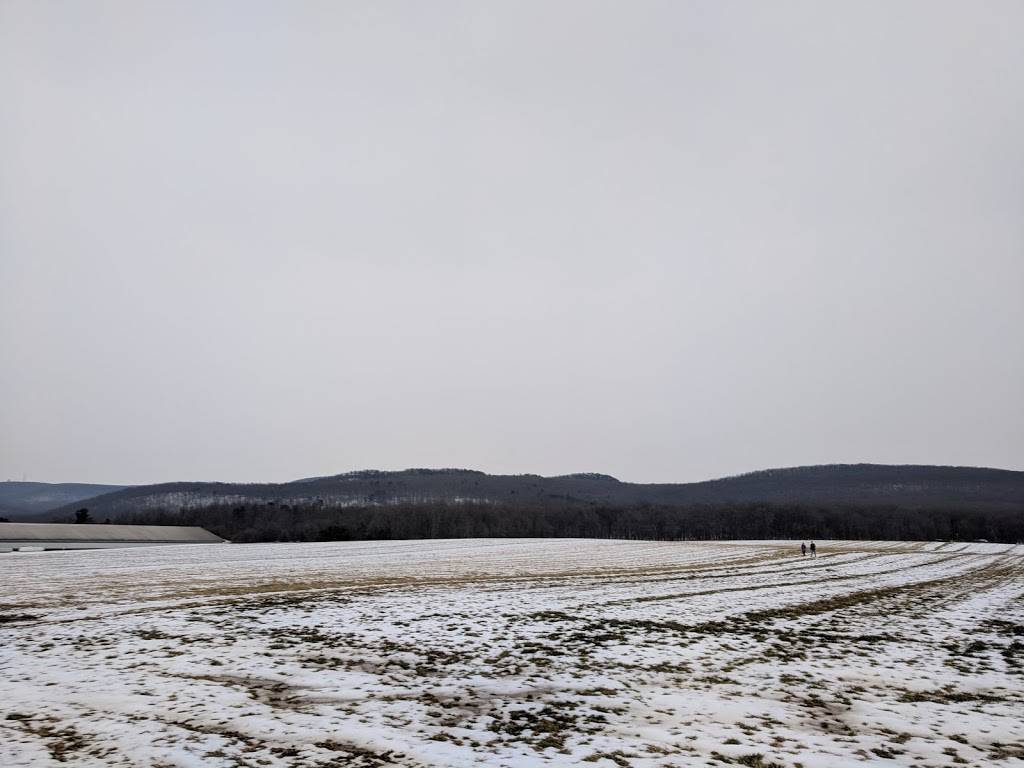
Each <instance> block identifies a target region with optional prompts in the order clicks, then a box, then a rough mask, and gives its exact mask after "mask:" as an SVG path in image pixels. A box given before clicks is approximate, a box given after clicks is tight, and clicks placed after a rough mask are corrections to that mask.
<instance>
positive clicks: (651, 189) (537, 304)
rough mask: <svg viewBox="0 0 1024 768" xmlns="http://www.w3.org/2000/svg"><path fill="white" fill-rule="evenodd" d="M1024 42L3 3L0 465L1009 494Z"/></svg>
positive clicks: (928, 15) (673, 15)
mask: <svg viewBox="0 0 1024 768" xmlns="http://www.w3.org/2000/svg"><path fill="white" fill-rule="evenodd" d="M1022 39H1024V3H1021V2H1019V0H1012V1H1010V2H959V1H958V2H932V1H931V0H928V1H927V2H889V1H888V0H885V1H881V0H880V1H878V2H861V1H860V0H857V1H856V2H842V3H841V2H829V3H820V2H818V1H817V0H809V1H808V2H774V3H764V2H743V3H737V2H722V0H712V1H709V2H679V1H677V0H672V2H664V3H660V2H615V3H598V2H591V1H590V0H587V1H585V2H582V1H581V2H565V1H562V0H558V1H557V2H550V1H549V0H545V1H544V2H523V1H521V0H515V1H514V2H512V1H510V2H500V3H493V2H478V1H477V0H473V1H472V2H465V3H459V2H440V3H421V2H383V3H382V2H376V1H374V2H333V1H332V2H289V3H281V2H266V3H259V2H248V1H246V2H212V3H211V2H205V1H204V2H173V3H170V2H139V1H138V0H125V1H124V2H75V3H65V2H53V3H50V2H41V1H40V0H24V1H19V2H11V0H0V479H7V478H10V479H19V480H20V479H21V478H22V477H23V476H27V477H28V479H30V480H43V481H95V482H120V483H143V482H157V481H167V480H179V479H180V480H186V479H188V480H192V479H194V480H200V479H209V480H239V481H241V480H266V481H272V480H273V481H276V480H287V479H292V478H296V477H302V476H308V475H320V474H331V473H336V472H342V471H348V470H352V469H360V468H382V469H395V468H402V467H410V466H427V467H441V466H458V467H471V468H478V469H483V470H485V471H491V472H504V473H519V472H536V473H540V474H560V473H566V472H574V471H600V472H607V473H610V474H614V475H616V476H618V477H620V478H622V479H627V480H635V481H685V480H699V479H704V478H708V477H713V476H720V475H726V474H732V473H736V472H741V471H746V470H753V469H759V468H764V467H769V466H788V465H797V464H817V463H831V462H859V461H874V462H887V463H941V464H968V465H989V466H998V467H1006V468H1013V469H1024V138H1022V137H1024V45H1022V44H1021V40H1022Z"/></svg>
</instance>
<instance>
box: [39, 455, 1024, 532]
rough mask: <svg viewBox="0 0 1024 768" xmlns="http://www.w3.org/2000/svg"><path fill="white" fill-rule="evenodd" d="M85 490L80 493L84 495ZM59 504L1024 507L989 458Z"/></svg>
mask: <svg viewBox="0 0 1024 768" xmlns="http://www.w3.org/2000/svg"><path fill="white" fill-rule="evenodd" d="M83 498H84V497H83ZM81 501H82V499H81V498H77V499H75V500H74V502H69V503H65V504H63V505H55V507H56V508H55V509H53V510H52V515H51V516H52V518H53V519H55V520H58V519H63V518H66V517H67V516H68V515H70V514H71V513H73V511H74V509H75V508H76V507H78V506H87V507H88V508H89V510H90V512H91V513H92V515H93V517H94V518H96V519H103V518H106V517H111V518H115V519H116V518H118V517H121V518H123V517H124V516H125V515H131V514H133V513H136V512H146V511H165V512H178V511H184V510H196V509H202V508H206V507H211V506H224V505H240V506H247V505H248V506H252V505H257V506H258V505H263V504H267V505H271V504H272V505H282V504H289V505H293V504H299V505H310V504H312V505H317V506H323V507H326V508H330V507H337V508H344V507H354V506H387V505H398V504H460V503H476V504H480V503H483V504H487V503H493V504H503V505H509V504H513V505H523V506H526V505H529V506H531V507H538V508H561V507H565V506H568V505H589V506H594V505H598V506H616V507H628V506H636V505H663V506H685V505H689V506H692V505H728V504H749V503H752V502H765V503H773V504H801V505H806V506H814V505H826V506H835V505H860V506H886V505H891V506H897V507H900V508H905V509H914V508H931V509H939V508H964V509H978V510H982V509H984V510H1005V511H1014V510H1020V511H1024V472H1020V471H1014V470H1004V469H989V468H984V467H945V466H931V465H887V464H828V465H817V466H805V467H790V468H781V469H767V470H760V471H757V472H750V473H746V474H742V475H736V476H732V477H725V478H720V479H717V480H706V481H703V482H696V483H627V482H622V481H619V480H617V479H615V478H614V477H611V476H609V475H603V474H598V473H577V474H571V475H562V476H557V477H542V476H540V475H531V474H526V475H489V474H486V473H484V472H480V471H477V470H469V469H406V470H400V471H383V470H361V471H356V472H348V473H345V474H340V475H331V476H326V477H310V478H302V479H299V480H294V481H291V482H286V483H267V484H254V483H211V482H177V483H161V484H157V485H142V486H130V487H125V488H119V489H116V490H113V491H112V492H107V493H102V494H99V495H96V496H94V497H92V498H89V499H88V503H87V504H84V503H81Z"/></svg>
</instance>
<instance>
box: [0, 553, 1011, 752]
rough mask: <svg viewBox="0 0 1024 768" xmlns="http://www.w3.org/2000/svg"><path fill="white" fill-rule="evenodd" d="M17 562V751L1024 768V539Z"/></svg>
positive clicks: (13, 629) (3, 686)
mask: <svg viewBox="0 0 1024 768" xmlns="http://www.w3.org/2000/svg"><path fill="white" fill-rule="evenodd" d="M798 544H799V542H797V543H795V544H794V543H792V542H785V543H781V542H728V543H673V542H635V541H633V542H625V541H590V540H550V539H549V540H459V541H408V542H387V543H379V542H352V543H338V544H281V545H223V546H217V545H210V546H202V547H188V546H182V547H165V548H159V549H146V550H105V551H96V552H53V553H38V554H11V555H2V556H0V584H2V585H3V588H2V591H0V765H3V766H45V765H51V764H52V765H68V764H72V765H74V764H80V765H96V766H105V765H111V766H114V765H133V766H156V765H161V766H242V765H245V766H258V765H262V766H385V765H402V766H427V765H429V766H540V765H549V766H555V765H573V764H581V765H594V766H616V765H618V766H694V765H724V764H730V763H733V764H740V765H747V766H773V765H779V766H800V765H802V766H806V767H807V768H810V767H812V766H820V767H821V768H825V767H826V766H829V767H836V766H854V765H856V766H863V765H865V764H866V763H868V764H884V765H947V764H953V763H960V762H964V761H965V762H966V763H969V764H974V765H978V764H991V765H1012V764H1019V763H1020V761H1021V760H1024V726H1022V725H1021V720H1022V719H1021V717H1020V715H1021V712H1022V711H1024V547H1011V546H1004V545H993V544H969V545H964V544H956V545H947V544H941V543H934V544H932V543H929V544H906V543H903V544H897V543H878V542H818V544H819V556H818V558H817V559H813V560H812V559H810V558H803V557H801V556H800V554H799V552H798V550H797V546H798Z"/></svg>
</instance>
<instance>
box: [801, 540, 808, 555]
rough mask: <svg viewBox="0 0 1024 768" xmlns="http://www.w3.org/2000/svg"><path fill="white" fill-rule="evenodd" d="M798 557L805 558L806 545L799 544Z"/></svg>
mask: <svg viewBox="0 0 1024 768" xmlns="http://www.w3.org/2000/svg"><path fill="white" fill-rule="evenodd" d="M800 557H807V545H806V544H804V543H803V542H802V541H801V542H800Z"/></svg>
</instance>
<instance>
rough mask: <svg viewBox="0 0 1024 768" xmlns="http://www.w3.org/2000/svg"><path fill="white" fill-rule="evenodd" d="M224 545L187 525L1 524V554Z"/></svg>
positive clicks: (216, 538)
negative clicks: (169, 545) (180, 545)
mask: <svg viewBox="0 0 1024 768" xmlns="http://www.w3.org/2000/svg"><path fill="white" fill-rule="evenodd" d="M224 541H225V540H224V539H222V538H221V537H220V536H215V535H213V534H212V533H210V532H209V531H208V530H206V529H205V528H198V527H196V526H185V525H108V524H104V523H91V524H83V523H0V552H12V551H16V550H39V549H111V548H114V547H155V546H160V545H167V544H222V543H224Z"/></svg>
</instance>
